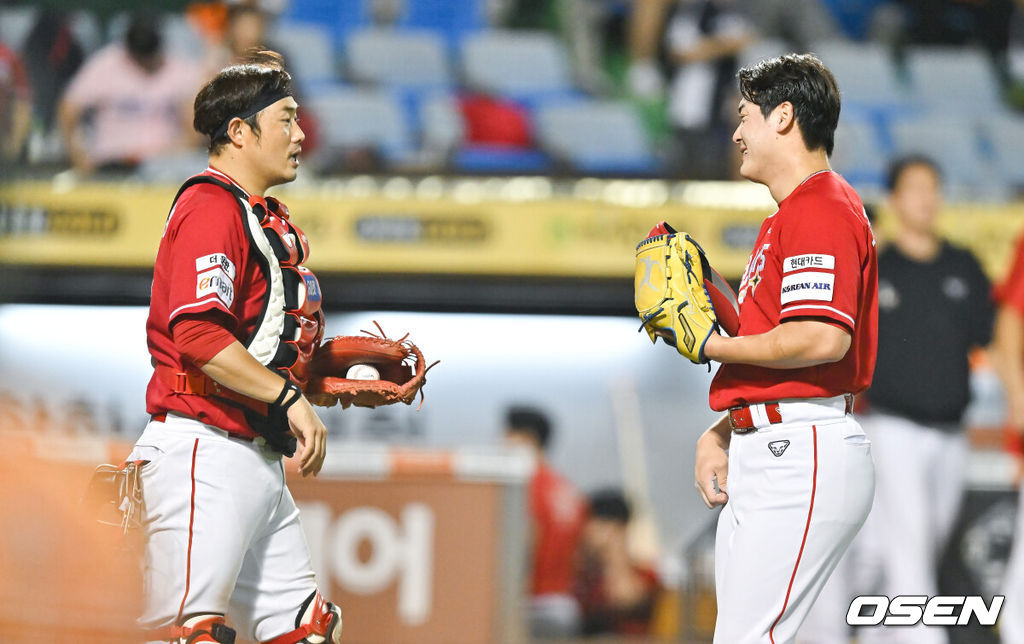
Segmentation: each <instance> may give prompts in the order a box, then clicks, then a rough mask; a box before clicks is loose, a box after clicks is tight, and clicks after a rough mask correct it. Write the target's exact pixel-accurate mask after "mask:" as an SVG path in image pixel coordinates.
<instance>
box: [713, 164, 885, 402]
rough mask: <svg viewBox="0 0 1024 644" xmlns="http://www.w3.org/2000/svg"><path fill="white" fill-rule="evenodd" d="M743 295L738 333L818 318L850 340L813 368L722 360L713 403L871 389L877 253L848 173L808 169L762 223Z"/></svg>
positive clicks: (745, 276)
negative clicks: (840, 353) (831, 359)
mask: <svg viewBox="0 0 1024 644" xmlns="http://www.w3.org/2000/svg"><path fill="white" fill-rule="evenodd" d="M738 299H739V304H740V327H739V332H738V335H756V334H759V333H766V332H768V331H770V330H771V329H773V328H775V327H776V326H778V325H779V324H781V323H782V322H785V321H786V320H790V319H794V318H803V317H813V318H817V319H820V320H824V321H826V322H829V323H831V324H836V325H839V326H842V327H843V328H845V329H846V330H848V331H849V332H850V334H851V335H852V342H851V344H850V350H849V351H848V352H847V353H846V356H845V357H843V359H842V360H840V361H839V362H835V363H829V364H821V365H816V366H813V367H804V368H801V369H769V368H766V367H755V366H752V365H745V364H725V365H722V366H721V368H719V370H718V373H716V374H715V378H714V380H713V381H712V383H711V395H710V402H711V408H712V409H715V410H718V411H723V410H725V409H728V408H730V407H735V406H739V405H745V404H749V403H759V402H773V401H777V400H786V399H793V398H824V397H831V396H838V395H840V394H844V393H858V392H861V391H864V390H865V389H867V388H868V385H870V384H871V375H872V373H873V372H874V369H875V351H876V345H877V340H878V256H877V252H876V249H875V239H874V235H873V234H872V232H871V226H870V224H869V223H868V219H867V215H866V214H865V212H864V205H863V204H862V203H861V201H860V198H859V197H858V196H857V193H856V192H854V190H853V188H851V187H850V185H849V184H848V183H846V181H844V180H843V178H842V177H840V176H839V175H838V174H836V173H834V172H831V171H828V170H826V171H822V172H819V173H816V174H813V175H811V176H810V177H808V178H807V179H806V180H805V181H804V182H803V183H801V184H800V185H799V186H798V187H797V188H796V190H794V191H793V192H792V193H791V194H790V195H789V196H788V197H786V198H785V199H783V200H782V202H781V203H780V204H779V209H778V210H777V211H776V212H775V214H774V215H772V216H771V217H768V218H767V219H765V221H764V222H763V223H762V224H761V232H760V233H759V234H758V237H757V243H756V244H755V245H754V250H753V251H752V252H751V255H750V260H749V262H748V263H747V269H746V271H744V273H743V279H742V280H741V282H740V289H739V293H738Z"/></svg>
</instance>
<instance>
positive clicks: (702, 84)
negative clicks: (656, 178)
mask: <svg viewBox="0 0 1024 644" xmlns="http://www.w3.org/2000/svg"><path fill="white" fill-rule="evenodd" d="M665 37H666V41H667V46H668V49H669V55H670V57H671V60H672V63H673V65H674V67H675V72H674V75H673V78H672V86H671V90H670V92H669V104H668V117H669V120H670V122H671V123H672V126H673V128H674V129H675V133H676V142H677V144H678V145H677V150H676V156H677V163H678V167H677V170H678V171H679V172H680V174H681V175H682V177H683V178H686V179H724V178H727V177H728V176H729V174H730V171H731V164H730V154H731V153H732V152H733V148H734V146H733V145H732V143H731V141H729V137H728V132H729V131H731V130H732V129H733V127H734V126H733V123H732V121H733V119H734V118H735V117H734V113H735V105H736V102H737V101H738V100H739V98H738V96H737V94H736V87H735V86H736V72H737V71H738V70H739V59H738V56H739V54H740V52H741V51H742V50H743V48H744V47H746V46H747V45H749V44H750V43H751V42H753V40H754V38H755V34H754V30H753V26H752V25H751V24H750V22H749V20H748V19H747V16H746V14H745V13H744V12H743V10H742V7H741V6H740V3H739V2H737V1H736V0H683V1H682V2H680V3H679V5H678V6H677V8H676V10H675V12H674V13H673V14H672V18H671V20H669V23H668V29H667V31H666V36H665ZM725 106H728V107H727V109H723V108H724V107H725Z"/></svg>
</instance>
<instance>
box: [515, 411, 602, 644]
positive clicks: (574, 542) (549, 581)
mask: <svg viewBox="0 0 1024 644" xmlns="http://www.w3.org/2000/svg"><path fill="white" fill-rule="evenodd" d="M551 436H552V429H551V422H550V421H549V420H548V418H547V416H546V415H545V414H544V413H542V412H541V411H539V410H537V409H535V408H532V407H522V406H515V407H512V408H510V409H509V410H508V413H507V415H506V418H505V441H506V443H507V444H509V445H513V446H519V447H525V448H526V449H528V450H529V451H530V452H531V453H532V454H533V456H534V458H535V460H536V464H537V467H536V470H534V473H533V478H532V479H530V488H529V511H530V518H531V529H530V630H531V632H532V634H533V636H534V637H538V638H555V637H572V636H574V635H576V634H578V632H579V621H580V612H579V605H578V604H577V602H576V599H575V598H574V597H573V594H572V586H573V578H574V576H575V555H576V550H577V548H578V546H579V542H580V534H581V532H582V530H583V522H584V521H585V520H586V514H587V506H586V501H585V500H584V498H583V497H582V495H580V494H579V492H577V491H576V488H574V487H573V486H572V484H571V483H569V481H567V480H566V479H565V478H564V477H563V476H562V475H561V474H559V473H558V472H556V471H555V470H554V468H552V467H551V464H550V463H548V460H547V458H546V456H545V449H546V448H547V446H548V445H549V444H550V442H551Z"/></svg>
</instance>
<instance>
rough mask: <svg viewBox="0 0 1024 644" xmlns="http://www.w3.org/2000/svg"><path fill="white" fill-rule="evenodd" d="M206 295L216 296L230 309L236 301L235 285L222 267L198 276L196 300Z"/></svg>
mask: <svg viewBox="0 0 1024 644" xmlns="http://www.w3.org/2000/svg"><path fill="white" fill-rule="evenodd" d="M206 295H216V296H217V299H219V300H220V301H221V302H223V303H224V306H226V307H228V308H230V307H231V303H232V302H234V301H235V285H234V284H233V283H232V280H231V278H230V277H228V273H227V272H226V271H225V270H224V269H223V268H221V267H220V266H217V268H214V269H211V270H208V271H204V272H202V273H199V274H198V275H196V299H197V300H198V299H200V298H202V297H204V296H206Z"/></svg>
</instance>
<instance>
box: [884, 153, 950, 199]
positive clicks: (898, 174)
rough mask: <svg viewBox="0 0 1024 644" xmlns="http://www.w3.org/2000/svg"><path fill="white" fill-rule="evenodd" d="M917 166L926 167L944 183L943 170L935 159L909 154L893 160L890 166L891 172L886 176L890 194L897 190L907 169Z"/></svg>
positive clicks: (923, 155) (886, 185) (886, 184)
mask: <svg viewBox="0 0 1024 644" xmlns="http://www.w3.org/2000/svg"><path fill="white" fill-rule="evenodd" d="M916 165H923V166H925V167H926V168H928V169H929V170H931V171H932V173H934V174H935V178H936V179H937V180H938V181H939V182H941V181H942V169H941V168H940V167H939V164H938V163H936V162H935V159H933V158H931V157H930V156H927V155H925V154H908V155H907V156H902V157H897V158H896V159H893V161H892V163H890V164H889V172H888V173H887V174H886V175H885V187H886V188H888V189H889V192H892V191H893V190H895V189H896V184H897V183H899V181H900V179H901V178H902V177H903V173H904V172H906V171H907V168H910V167H913V166H916Z"/></svg>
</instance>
